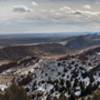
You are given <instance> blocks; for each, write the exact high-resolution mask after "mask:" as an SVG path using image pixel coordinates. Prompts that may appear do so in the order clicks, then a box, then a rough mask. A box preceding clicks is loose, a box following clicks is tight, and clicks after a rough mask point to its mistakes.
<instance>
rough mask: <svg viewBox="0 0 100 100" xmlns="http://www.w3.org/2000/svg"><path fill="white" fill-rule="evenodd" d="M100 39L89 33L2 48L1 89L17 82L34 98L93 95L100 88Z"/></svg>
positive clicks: (46, 99)
mask: <svg viewBox="0 0 100 100" xmlns="http://www.w3.org/2000/svg"><path fill="white" fill-rule="evenodd" d="M99 41H100V36H99V35H85V36H75V37H68V38H64V37H63V39H60V41H56V42H54V43H53V42H52V43H43V44H34V45H32V44H31V45H30V44H27V45H15V46H13V45H10V46H6V47H5V46H4V47H2V48H0V62H1V63H0V91H1V92H4V91H5V90H6V89H8V88H9V87H10V86H11V85H12V84H13V83H14V84H16V85H17V86H21V87H23V88H24V90H25V91H26V93H27V95H28V96H29V97H31V100H82V98H85V99H84V100H88V98H93V94H96V95H97V92H98V91H99V88H100V44H99V43H100V42H99ZM90 100H94V99H90Z"/></svg>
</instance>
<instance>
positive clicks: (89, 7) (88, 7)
mask: <svg viewBox="0 0 100 100" xmlns="http://www.w3.org/2000/svg"><path fill="white" fill-rule="evenodd" d="M83 8H84V9H91V6H90V5H84V6H83Z"/></svg>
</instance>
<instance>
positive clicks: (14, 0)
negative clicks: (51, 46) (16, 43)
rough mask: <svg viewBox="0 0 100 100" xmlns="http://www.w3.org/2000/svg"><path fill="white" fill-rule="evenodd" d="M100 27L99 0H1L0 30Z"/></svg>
mask: <svg viewBox="0 0 100 100" xmlns="http://www.w3.org/2000/svg"><path fill="white" fill-rule="evenodd" d="M97 31H100V0H0V34H8V33H43V32H44V33H50V32H97Z"/></svg>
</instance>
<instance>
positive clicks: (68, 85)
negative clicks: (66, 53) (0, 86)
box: [16, 58, 100, 100]
mask: <svg viewBox="0 0 100 100" xmlns="http://www.w3.org/2000/svg"><path fill="white" fill-rule="evenodd" d="M98 66H99V65H98ZM96 67H97V66H94V64H92V62H91V61H90V60H88V61H87V62H86V63H83V62H82V61H81V60H80V59H77V58H71V59H69V60H58V61H57V60H44V59H43V60H40V61H39V62H38V64H36V65H35V66H33V69H34V70H31V71H30V72H29V74H28V75H26V76H25V75H23V77H18V78H17V79H16V82H17V83H19V85H23V86H24V88H25V89H26V90H27V92H28V94H29V95H32V99H33V100H38V99H37V98H41V99H40V100H48V98H51V97H52V98H60V96H61V95H63V96H64V97H65V98H66V99H67V98H72V97H80V96H83V95H87V94H89V93H90V91H92V90H95V89H96V88H98V87H99V83H100V72H99V70H98V72H97V73H96V74H91V70H93V68H96ZM31 68H32V67H31ZM29 79H30V80H29ZM37 95H38V97H37ZM50 100H52V99H50ZM54 100H55V99H54Z"/></svg>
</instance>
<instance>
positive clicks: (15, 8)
mask: <svg viewBox="0 0 100 100" xmlns="http://www.w3.org/2000/svg"><path fill="white" fill-rule="evenodd" d="M13 11H14V12H19V13H25V12H31V11H32V9H30V8H28V7H27V6H25V5H15V6H13Z"/></svg>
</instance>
